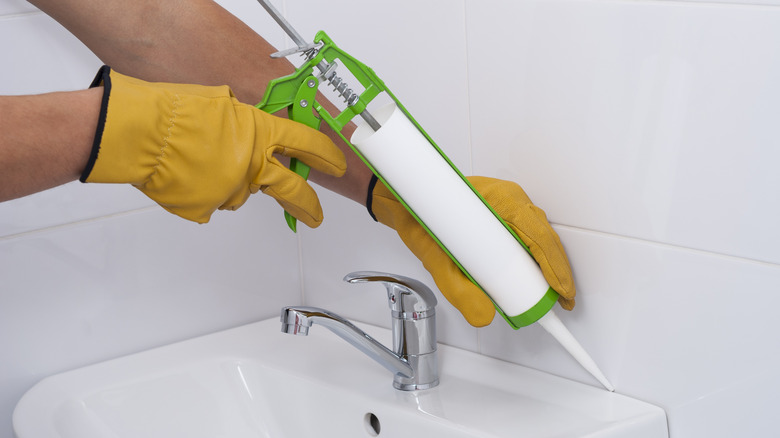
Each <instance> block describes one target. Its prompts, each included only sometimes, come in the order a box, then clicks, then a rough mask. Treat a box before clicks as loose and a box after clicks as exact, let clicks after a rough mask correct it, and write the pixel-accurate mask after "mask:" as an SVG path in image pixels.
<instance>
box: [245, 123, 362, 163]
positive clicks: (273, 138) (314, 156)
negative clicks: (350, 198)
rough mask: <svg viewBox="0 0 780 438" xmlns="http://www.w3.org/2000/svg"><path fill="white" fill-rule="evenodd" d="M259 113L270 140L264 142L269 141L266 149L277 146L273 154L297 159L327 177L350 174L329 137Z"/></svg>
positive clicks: (342, 155) (311, 129)
mask: <svg viewBox="0 0 780 438" xmlns="http://www.w3.org/2000/svg"><path fill="white" fill-rule="evenodd" d="M256 111H257V113H256V117H258V118H262V119H263V120H264V121H265V122H266V123H265V124H266V125H267V128H268V129H266V132H267V134H268V135H269V136H270V138H267V139H265V140H264V141H267V143H265V144H267V145H274V146H273V147H272V148H271V149H272V150H273V153H278V154H281V155H284V156H286V157H290V158H297V159H298V160H300V161H301V162H303V163H304V164H306V165H307V166H309V167H311V168H312V169H315V170H317V171H319V172H322V173H325V174H328V175H333V176H342V175H344V172H346V170H347V162H346V159H345V158H344V153H343V152H341V149H339V148H338V147H337V146H336V145H335V144H333V142H332V141H331V140H330V138H328V136H327V135H325V134H323V133H321V132H319V131H317V130H316V129H313V128H309V127H308V126H306V125H303V124H301V123H298V122H294V121H292V120H287V119H283V118H280V117H275V116H272V115H270V114H266V113H264V112H263V111H260V110H256ZM258 124H259V122H258Z"/></svg>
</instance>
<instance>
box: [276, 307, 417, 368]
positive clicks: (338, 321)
mask: <svg viewBox="0 0 780 438" xmlns="http://www.w3.org/2000/svg"><path fill="white" fill-rule="evenodd" d="M281 320H282V332H284V333H287V334H293V335H301V336H306V335H308V334H309V328H310V327H311V326H312V325H313V324H318V325H321V326H323V327H325V328H327V329H328V330H330V331H331V332H333V333H335V334H336V335H337V336H339V337H340V338H341V339H343V340H345V341H347V342H348V343H350V344H351V345H352V346H353V347H355V348H357V349H358V350H360V351H362V352H363V353H365V354H366V355H367V356H368V357H370V358H371V359H374V360H375V361H376V362H378V363H379V364H380V365H382V366H383V367H385V368H386V369H387V370H389V371H390V372H392V373H393V374H394V375H395V376H396V378H405V379H412V378H414V375H415V373H414V370H413V369H412V366H411V365H410V364H409V362H407V361H406V360H404V359H402V358H401V357H399V356H398V355H396V354H395V353H393V352H392V351H391V350H390V349H389V348H387V347H385V346H384V345H382V344H380V343H379V342H378V341H377V340H376V339H374V338H372V337H371V336H369V335H368V334H367V333H366V332H364V331H363V330H361V329H359V328H357V327H356V326H355V325H354V324H352V323H351V322H349V321H347V320H346V319H344V318H342V317H340V316H338V315H336V314H335V313H332V312H329V311H327V310H324V309H320V308H317V307H292V306H291V307H285V308H283V309H282V317H281Z"/></svg>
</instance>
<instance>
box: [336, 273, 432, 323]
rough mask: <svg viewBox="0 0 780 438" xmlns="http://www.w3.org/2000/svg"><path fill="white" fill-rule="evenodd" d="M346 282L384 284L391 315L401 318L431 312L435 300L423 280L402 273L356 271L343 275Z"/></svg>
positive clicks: (415, 317)
mask: <svg viewBox="0 0 780 438" xmlns="http://www.w3.org/2000/svg"><path fill="white" fill-rule="evenodd" d="M344 281H346V282H347V283H371V282H378V283H382V284H384V286H385V288H386V289H387V300H388V304H389V305H390V309H391V310H392V311H393V316H395V317H400V318H402V319H418V318H422V317H425V316H429V315H426V312H429V313H430V314H433V310H434V308H435V307H436V304H437V302H438V301H437V300H436V295H434V294H433V291H431V289H430V288H429V287H428V286H426V285H425V284H424V283H423V282H421V281H419V280H415V279H413V278H409V277H405V276H403V275H397V274H390V273H387V272H378V271H357V272H352V273H349V274H347V275H346V276H345V277H344Z"/></svg>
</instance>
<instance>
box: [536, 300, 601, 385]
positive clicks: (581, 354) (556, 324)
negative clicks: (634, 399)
mask: <svg viewBox="0 0 780 438" xmlns="http://www.w3.org/2000/svg"><path fill="white" fill-rule="evenodd" d="M538 322H539V324H540V325H541V326H542V327H544V329H545V330H547V332H548V333H550V334H551V335H552V336H553V337H554V338H555V340H556V341H558V343H560V344H561V345H562V346H563V348H565V349H566V351H568V352H569V354H571V355H572V356H573V357H574V359H576V360H577V362H579V364H580V365H582V367H583V368H585V369H586V370H587V371H588V372H589V373H590V374H592V375H593V377H595V378H596V380H598V381H599V383H601V384H602V385H604V387H605V388H607V390H608V391H610V392H615V387H614V386H612V384H611V383H609V381H608V380H607V378H606V377H605V376H604V373H602V372H601V370H600V369H599V367H598V366H597V365H596V362H594V361H593V359H592V358H591V357H590V355H589V354H588V353H587V352H586V351H585V349H584V348H582V345H580V343H579V342H577V340H576V339H575V338H574V336H573V335H572V334H571V332H569V329H567V328H566V326H565V325H563V322H561V320H560V319H558V315H556V314H555V313H554V312H553V311H552V310H551V311H549V312H547V314H546V315H544V316H543V317H542V318H541V319H540V320H539V321H538Z"/></svg>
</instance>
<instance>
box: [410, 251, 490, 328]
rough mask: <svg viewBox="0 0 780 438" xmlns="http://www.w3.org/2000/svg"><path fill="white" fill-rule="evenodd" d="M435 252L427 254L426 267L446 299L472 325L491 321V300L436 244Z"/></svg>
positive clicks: (482, 324) (482, 325) (480, 324)
mask: <svg viewBox="0 0 780 438" xmlns="http://www.w3.org/2000/svg"><path fill="white" fill-rule="evenodd" d="M436 250H437V251H436V254H429V255H428V257H429V258H428V259H426V261H428V262H429V263H430V265H428V264H427V263H426V268H428V271H429V272H430V273H431V275H432V276H433V281H434V282H436V286H437V287H438V288H439V290H440V291H441V292H442V294H443V295H444V297H445V298H447V301H449V302H450V303H451V304H452V305H453V306H455V307H456V308H457V309H458V310H459V311H460V313H461V314H463V317H464V318H465V319H466V321H467V322H468V323H469V324H471V325H472V326H474V327H484V326H486V325H488V324H490V322H491V321H493V316H494V315H495V313H496V308H495V306H494V305H493V302H492V301H491V300H490V298H488V296H487V295H485V293H484V292H482V290H481V289H480V288H479V287H477V286H476V285H475V284H474V283H472V282H471V280H469V279H468V277H466V276H465V275H464V274H463V272H461V270H460V268H458V266H457V265H455V263H453V262H452V260H450V258H449V256H448V255H447V253H445V252H444V251H443V250H441V248H439V247H438V246H437V247H436Z"/></svg>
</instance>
